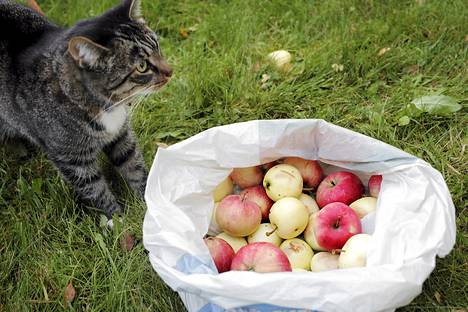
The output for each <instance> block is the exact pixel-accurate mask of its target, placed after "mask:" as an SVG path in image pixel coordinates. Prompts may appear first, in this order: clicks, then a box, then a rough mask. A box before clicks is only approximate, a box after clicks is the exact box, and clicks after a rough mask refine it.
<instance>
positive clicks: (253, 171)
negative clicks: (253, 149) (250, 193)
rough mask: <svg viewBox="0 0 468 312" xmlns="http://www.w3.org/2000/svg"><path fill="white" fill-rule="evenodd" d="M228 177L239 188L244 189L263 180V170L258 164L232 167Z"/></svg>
mask: <svg viewBox="0 0 468 312" xmlns="http://www.w3.org/2000/svg"><path fill="white" fill-rule="evenodd" d="M230 177H231V179H232V181H233V182H234V183H235V184H237V185H238V186H239V187H240V188H241V189H245V188H248V187H251V186H255V185H259V184H261V183H262V181H263V171H262V169H261V167H260V166H255V167H247V168H234V169H233V170H232V172H231V175H230Z"/></svg>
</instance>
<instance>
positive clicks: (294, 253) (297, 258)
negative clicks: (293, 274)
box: [280, 238, 314, 270]
mask: <svg viewBox="0 0 468 312" xmlns="http://www.w3.org/2000/svg"><path fill="white" fill-rule="evenodd" d="M280 249H281V250H282V251H284V253H285V254H286V256H287V257H288V259H289V262H290V263H291V267H292V268H293V269H304V270H310V261H311V260H312V256H313V255H314V252H313V251H312V248H310V246H309V245H307V243H306V242H304V241H303V240H302V239H299V238H292V239H287V240H285V241H284V242H283V243H282V244H281V246H280Z"/></svg>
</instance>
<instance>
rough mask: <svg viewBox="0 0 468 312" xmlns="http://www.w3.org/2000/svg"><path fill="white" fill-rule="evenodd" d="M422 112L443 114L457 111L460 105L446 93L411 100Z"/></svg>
mask: <svg viewBox="0 0 468 312" xmlns="http://www.w3.org/2000/svg"><path fill="white" fill-rule="evenodd" d="M411 103H413V104H414V105H415V106H416V108H417V109H419V110H420V111H422V112H426V113H429V114H435V115H445V114H450V113H455V112H456V111H459V110H460V109H461V108H462V106H461V105H460V104H458V102H457V100H455V99H454V98H452V97H450V96H446V95H429V96H423V97H420V98H417V99H414V100H412V101H411Z"/></svg>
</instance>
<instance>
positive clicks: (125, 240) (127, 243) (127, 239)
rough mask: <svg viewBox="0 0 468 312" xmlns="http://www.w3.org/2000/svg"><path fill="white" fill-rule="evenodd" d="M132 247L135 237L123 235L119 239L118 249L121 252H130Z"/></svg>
mask: <svg viewBox="0 0 468 312" xmlns="http://www.w3.org/2000/svg"><path fill="white" fill-rule="evenodd" d="M133 246H135V237H134V236H133V234H131V233H125V234H124V235H123V236H122V237H121V238H120V247H121V249H122V251H126V252H129V251H132V249H133Z"/></svg>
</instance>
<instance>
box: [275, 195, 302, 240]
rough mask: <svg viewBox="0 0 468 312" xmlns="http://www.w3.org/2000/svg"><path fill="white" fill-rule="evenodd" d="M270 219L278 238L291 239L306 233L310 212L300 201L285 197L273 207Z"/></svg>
mask: <svg viewBox="0 0 468 312" xmlns="http://www.w3.org/2000/svg"><path fill="white" fill-rule="evenodd" d="M269 218H270V223H271V225H272V226H273V228H274V229H275V232H276V233H277V234H278V236H279V237H281V238H284V239H289V238H294V237H296V236H298V235H300V234H301V233H302V232H303V231H304V229H305V228H306V226H307V223H308V222H309V212H308V211H307V208H306V207H305V206H304V204H303V203H302V202H301V201H300V200H299V199H297V198H294V197H285V198H282V199H280V200H278V201H277V202H276V203H274V204H273V206H271V209H270V215H269Z"/></svg>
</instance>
